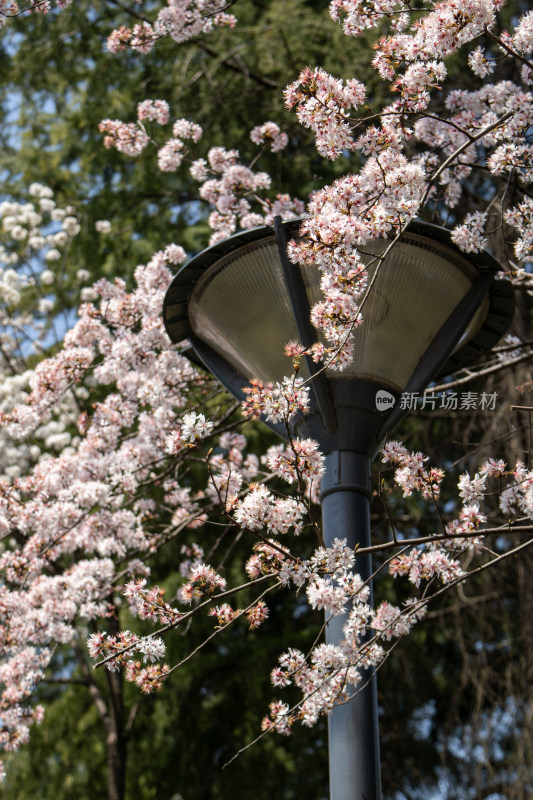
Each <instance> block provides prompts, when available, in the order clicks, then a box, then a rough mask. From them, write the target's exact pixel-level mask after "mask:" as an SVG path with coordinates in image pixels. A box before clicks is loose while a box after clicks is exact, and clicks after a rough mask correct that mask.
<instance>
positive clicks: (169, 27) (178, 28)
mask: <svg viewBox="0 0 533 800" xmlns="http://www.w3.org/2000/svg"><path fill="white" fill-rule="evenodd" d="M225 8H226V3H225V2H224V0H167V4H166V6H165V7H164V8H162V9H160V10H159V12H158V14H157V17H156V19H155V22H154V23H153V24H151V23H149V22H141V23H138V24H137V25H134V26H133V28H127V27H126V26H121V27H120V28H118V29H116V30H115V31H113V33H112V34H111V35H110V36H109V38H108V40H107V47H108V49H109V50H110V51H111V52H112V53H119V52H120V51H121V50H124V49H125V48H126V47H131V49H132V50H136V51H138V52H140V53H148V52H150V50H151V49H152V48H153V47H154V45H155V44H156V42H158V41H159V40H160V39H162V38H163V37H165V36H170V37H171V38H172V39H174V41H176V42H179V43H181V42H186V41H188V40H189V39H193V38H195V37H196V36H198V35H199V34H201V33H208V32H209V31H211V30H212V29H213V28H214V27H216V26H219V25H229V26H230V27H233V26H234V25H235V23H236V21H237V20H236V18H235V17H234V16H233V14H227V13H226V11H225Z"/></svg>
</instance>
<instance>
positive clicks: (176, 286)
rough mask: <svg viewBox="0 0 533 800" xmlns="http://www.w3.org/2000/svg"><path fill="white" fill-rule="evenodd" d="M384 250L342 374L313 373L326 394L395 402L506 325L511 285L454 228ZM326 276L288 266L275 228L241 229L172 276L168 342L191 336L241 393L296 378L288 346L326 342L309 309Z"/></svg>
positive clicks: (465, 358) (287, 229)
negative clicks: (338, 390) (340, 390)
mask: <svg viewBox="0 0 533 800" xmlns="http://www.w3.org/2000/svg"><path fill="white" fill-rule="evenodd" d="M300 222H301V221H300V220H294V221H291V222H289V223H284V224H283V231H284V235H285V237H287V236H294V237H298V231H299V225H300ZM389 245H390V242H389V241H388V240H377V241H374V242H373V243H370V244H369V245H368V246H365V248H364V253H363V254H362V258H363V261H364V262H366V264H367V269H368V272H369V276H373V275H374V272H375V270H376V269H377V270H378V272H377V275H376V276H375V280H373V281H372V286H371V288H370V290H369V292H368V297H367V298H365V301H364V304H363V320H364V321H363V324H362V325H360V326H359V327H357V328H356V330H355V331H354V359H353V362H352V363H351V364H350V365H349V366H348V367H347V368H346V369H345V370H343V371H342V372H335V371H333V370H327V371H326V375H325V376H324V373H321V374H320V377H319V378H313V382H314V383H315V384H318V383H320V382H321V383H322V390H323V392H322V393H323V395H324V396H325V395H326V394H329V395H331V394H332V393H335V386H336V385H340V384H341V383H342V384H343V385H346V383H347V382H348V383H349V382H352V384H353V382H354V381H356V382H358V383H359V384H360V385H361V384H365V385H366V384H370V385H371V386H374V387H378V388H380V389H386V390H388V391H390V392H392V393H393V394H394V396H395V397H397V396H398V395H399V394H400V393H401V392H403V391H405V390H406V389H407V388H409V390H410V391H419V390H420V389H423V388H424V387H425V385H426V384H427V383H428V381H429V380H431V379H432V378H434V377H436V376H437V375H442V374H445V373H446V372H451V371H454V370H456V369H458V368H460V367H462V366H466V365H467V364H468V363H470V362H472V361H473V360H475V359H476V358H478V357H479V355H480V354H481V353H483V352H484V351H486V350H487V349H489V348H490V347H492V345H493V344H495V342H496V341H497V340H498V338H499V337H500V336H501V334H502V333H503V332H504V331H505V329H506V327H507V325H508V323H509V320H510V318H511V315H512V311H513V308H514V299H513V292H512V287H511V286H510V283H509V282H508V281H506V280H501V279H498V278H497V275H498V271H499V265H498V263H497V262H496V261H495V259H494V258H492V256H490V255H489V254H488V253H486V252H483V253H477V254H475V255H466V254H463V253H461V252H460V251H459V250H458V249H457V248H456V247H455V246H454V245H453V243H452V242H451V240H450V235H449V232H448V231H446V230H445V229H443V228H440V227H438V226H434V225H428V224H426V223H419V222H416V223H412V224H411V225H410V226H409V227H408V229H407V230H406V231H405V232H404V233H403V234H402V236H401V237H400V239H399V241H398V242H396V243H395V244H394V246H393V247H392V248H389V251H388V253H387V255H386V256H385V258H384V259H383V257H382V256H383V254H384V252H385V250H386V249H387V248H388V247H389ZM378 265H379V266H378ZM500 274H501V273H500ZM295 276H296V278H297V281H296V283H297V286H296V288H294V286H292V285H291V283H292V281H293V278H294V277H295ZM320 277H321V274H320V272H319V270H318V268H316V267H314V266H299V265H293V264H290V263H289V262H288V260H287V258H286V252H285V245H284V241H280V237H279V235H276V233H275V231H274V230H273V229H272V228H269V227H267V226H264V227H261V228H255V229H253V230H250V231H246V232H244V233H239V234H237V235H235V236H232V237H230V238H228V239H227V240H225V241H224V242H221V243H219V244H217V245H214V246H213V247H210V248H208V249H207V250H205V251H203V252H202V253H200V254H199V255H198V256H196V257H195V258H193V259H192V260H191V261H190V262H189V263H188V264H187V265H186V266H185V267H184V268H182V270H180V272H179V273H178V274H177V275H176V277H175V278H174V280H173V282H172V284H171V286H170V288H169V290H168V292H167V296H166V298H165V304H164V321H165V326H166V329H167V332H168V334H169V336H170V338H171V339H172V340H173V341H181V340H184V339H189V340H190V341H191V343H192V345H193V347H194V348H195V349H196V350H197V352H198V354H199V355H200V358H201V359H202V360H203V361H204V362H206V363H207V362H209V363H208V366H209V368H210V369H211V370H212V371H213V372H214V373H215V374H216V375H217V377H219V378H220V379H221V380H222V382H223V383H225V384H226V386H227V387H228V388H229V389H230V391H233V393H234V394H236V395H237V396H241V394H240V391H241V390H242V387H243V385H245V384H246V383H247V382H248V381H249V380H250V379H251V378H259V379H262V380H264V381H279V380H281V379H282V378H283V377H284V376H285V375H287V374H290V373H291V371H292V364H291V361H290V360H289V359H288V358H287V357H286V356H285V355H284V347H285V345H286V344H287V342H289V341H292V340H299V341H301V342H302V343H303V344H304V345H305V346H306V347H308V346H309V345H310V344H312V343H314V342H315V341H317V340H319V339H320V333H319V332H318V331H315V330H314V329H313V328H312V327H311V325H310V321H309V313H310V308H311V307H312V306H313V305H314V304H315V303H316V302H317V301H319V300H320V299H321V293H320ZM369 283H370V281H369ZM298 312H299V314H298ZM302 318H304V321H303V322H302V321H301V320H302ZM299 319H300V322H299ZM303 328H305V330H303ZM305 339H307V341H305ZM312 373H313V365H312V364H311V363H310V362H308V363H306V364H303V365H302V369H301V374H302V375H303V376H304V377H310V376H311V375H312ZM413 387H414V388H413ZM332 402H333V404H334V405H336V404H337V401H336V400H335V398H333V401H332Z"/></svg>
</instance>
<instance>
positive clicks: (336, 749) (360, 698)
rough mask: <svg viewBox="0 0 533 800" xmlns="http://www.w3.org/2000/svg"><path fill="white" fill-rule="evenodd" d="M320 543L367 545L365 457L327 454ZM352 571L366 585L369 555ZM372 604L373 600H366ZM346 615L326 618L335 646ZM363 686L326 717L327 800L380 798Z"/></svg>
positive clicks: (371, 705)
mask: <svg viewBox="0 0 533 800" xmlns="http://www.w3.org/2000/svg"><path fill="white" fill-rule="evenodd" d="M321 503H322V525H323V536H324V544H325V546H326V547H331V545H332V544H333V540H334V539H346V544H347V545H348V547H351V548H353V549H357V548H359V547H361V548H363V547H368V546H369V545H370V458H369V457H368V456H364V455H362V454H360V453H355V452H353V451H349V450H334V451H333V452H332V453H329V455H328V456H326V472H325V474H324V476H323V478H322V485H321ZM356 571H357V572H358V573H359V574H360V575H361V578H362V579H363V580H364V581H370V579H371V575H372V560H371V557H370V554H366V555H362V556H359V557H357V558H356ZM370 602H371V603H372V599H371V600H370ZM344 622H345V616H344V615H339V616H334V617H331V618H330V619H329V621H328V623H327V625H326V642H328V643H330V644H339V642H341V641H342V639H343V638H344V636H343V632H342V626H343V624H344ZM363 684H364V686H363V688H362V689H361V690H360V691H359V692H358V694H357V695H356V696H355V697H353V698H352V699H351V700H350V702H349V703H345V704H343V705H338V706H336V707H335V708H334V709H333V711H332V712H331V713H330V715H329V717H328V747H329V775H330V800H379V798H380V797H381V775H380V755H379V730H378V702H377V682H376V678H375V676H372V675H365V674H364V673H363Z"/></svg>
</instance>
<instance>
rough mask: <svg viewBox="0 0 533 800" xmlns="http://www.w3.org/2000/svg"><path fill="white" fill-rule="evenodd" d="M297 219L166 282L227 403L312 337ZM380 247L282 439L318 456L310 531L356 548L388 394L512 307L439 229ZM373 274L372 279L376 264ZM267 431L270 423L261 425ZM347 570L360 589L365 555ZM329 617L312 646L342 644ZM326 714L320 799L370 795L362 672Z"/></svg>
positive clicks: (273, 374) (417, 388)
mask: <svg viewBox="0 0 533 800" xmlns="http://www.w3.org/2000/svg"><path fill="white" fill-rule="evenodd" d="M299 224H300V221H299V220H293V221H290V222H285V223H282V222H281V220H280V219H279V218H277V219H276V220H275V224H274V228H270V227H267V226H265V227H261V228H255V229H253V230H250V231H245V232H244V233H239V234H236V235H235V236H232V237H230V238H228V239H226V240H225V241H223V242H221V243H219V244H216V245H214V246H213V247H210V248H208V249H207V250H204V251H203V252H202V253H200V254H199V255H197V256H196V257H195V258H193V259H192V260H191V261H190V262H189V263H188V264H187V265H186V266H185V267H183V268H182V269H181V270H180V272H179V273H178V274H177V275H176V276H175V278H174V280H173V281H172V284H171V285H170V287H169V289H168V292H167V295H166V297H165V302H164V309H163V317H164V322H165V326H166V329H167V332H168V334H169V336H170V338H171V339H172V340H173V341H175V342H178V341H182V340H185V339H188V340H189V341H190V343H191V345H192V347H193V348H194V351H195V352H196V354H197V356H198V357H199V359H200V360H201V361H202V363H203V364H204V365H205V366H206V367H207V368H208V369H209V370H210V371H211V372H212V373H213V374H214V375H215V376H216V377H217V378H219V380H220V381H221V382H222V384H223V385H224V386H226V388H227V389H228V390H229V391H230V392H231V393H232V394H233V395H235V396H236V397H238V398H239V399H242V400H243V399H245V395H244V393H243V387H244V386H245V385H246V384H247V383H248V382H249V380H250V379H251V378H259V379H262V380H265V381H276V380H281V379H282V378H283V377H284V375H285V374H286V373H287V371H288V364H289V362H288V361H287V358H286V357H285V356H284V354H283V351H284V346H285V344H286V343H287V342H288V341H291V340H295V339H297V340H299V341H300V342H301V343H302V344H303V345H304V347H306V348H307V347H310V346H311V345H312V344H314V343H315V342H316V341H317V340H318V339H319V334H318V333H317V331H316V330H315V329H314V328H313V326H312V324H311V322H310V308H311V307H312V305H313V304H314V303H315V302H317V301H318V300H319V299H320V273H319V271H318V269H317V268H314V267H299V266H298V265H294V264H291V263H290V262H289V260H288V258H287V255H286V250H287V241H288V238H289V237H292V236H294V237H297V236H298V229H299ZM389 244H390V242H388V241H387V240H379V241H376V242H373V243H371V244H370V245H369V246H368V247H366V248H365V250H366V251H367V253H366V255H365V256H364V259H366V262H367V267H368V271H369V273H370V275H371V276H372V277H373V280H372V287H371V290H370V291H369V293H368V297H367V298H366V299H365V305H364V323H363V324H362V325H361V326H360V327H359V328H357V329H356V331H355V333H354V338H355V348H354V349H355V355H354V359H353V362H352V363H351V364H350V365H349V366H348V367H347V368H346V369H345V370H344V371H342V372H340V373H338V372H335V371H333V370H329V369H326V370H325V371H319V370H318V369H317V367H316V365H314V364H313V362H312V360H311V359H310V358H308V357H306V359H305V363H303V364H302V366H301V371H300V374H301V375H303V377H304V378H307V379H309V381H310V387H311V409H310V413H309V414H307V415H305V416H300V417H298V418H296V419H295V421H294V422H293V423H292V433H293V434H294V435H298V436H311V437H313V438H314V439H317V440H318V442H319V444H320V446H321V448H322V451H323V453H324V454H325V456H326V470H325V474H324V477H323V479H322V484H321V504H322V520H323V535H324V542H325V545H326V546H330V545H331V544H332V542H333V540H334V539H335V538H340V539H346V540H347V544H348V546H349V547H352V548H356V547H357V548H365V547H368V546H369V545H370V467H371V461H372V458H373V457H374V455H375V453H376V452H377V450H378V448H379V446H380V444H381V442H382V441H383V439H384V438H385V436H386V435H387V434H388V433H390V431H391V430H392V428H393V426H394V425H395V424H396V423H397V422H398V421H399V420H400V419H401V418H402V416H403V415H404V414H405V413H406V410H405V409H404V408H402V404H401V403H400V402H399V401H400V397H401V395H402V393H417V392H421V391H422V390H423V389H424V388H425V387H426V386H427V384H428V383H429V382H430V381H431V380H432V379H433V378H435V377H437V376H439V375H443V374H446V373H449V372H452V371H455V370H457V369H459V368H460V367H463V366H466V365H467V364H468V363H470V362H472V361H474V360H475V359H477V358H478V357H479V356H480V355H481V354H482V353H483V352H485V351H486V350H488V349H489V348H490V347H492V346H493V345H494V344H495V342H496V341H497V340H498V338H499V337H500V336H501V334H502V333H503V332H504V331H505V329H506V327H507V325H508V323H509V321H510V318H511V316H512V312H513V309H514V299H513V292H512V287H511V285H510V283H509V282H508V281H506V280H502V279H499V278H498V277H497V273H498V270H499V265H498V263H497V262H496V261H495V260H494V259H493V258H492V256H490V255H489V254H488V253H486V252H483V253H476V254H474V255H469V254H464V253H461V252H460V251H459V250H458V249H457V248H456V247H455V246H454V245H453V244H452V242H451V240H450V236H449V233H448V231H446V230H445V229H443V228H440V227H437V226H434V225H428V224H425V223H421V222H414V223H411V224H410V225H409V227H408V228H407V229H406V231H405V232H404V233H403V234H402V235H401V237H400V239H399V241H398V242H396V243H395V245H394V246H393V247H392V248H390V249H389V250H388V252H387V254H386V255H385V257H384V258H383V255H384V254H385V251H386V250H387V248H388V245H389ZM378 263H379V271H378V272H377V273H376V274H374V273H375V270H376V269H377V264H378ZM270 427H272V428H273V429H274V430H276V431H277V432H278V433H279V434H280V435H281V436H285V435H286V431H285V429H284V427H283V426H281V425H279V424H274V423H270ZM356 570H357V571H358V572H359V573H360V574H361V577H362V578H363V579H364V580H368V581H370V579H371V575H372V564H371V559H370V556H369V555H365V556H359V557H358V558H357V559H356ZM343 623H344V620H343V617H342V616H338V617H333V618H332V619H331V620H329V621H328V624H327V626H326V641H328V642H331V643H335V644H338V643H339V642H340V641H341V640H342V638H343V634H342V626H343ZM364 683H365V688H364V689H363V690H362V691H361V692H359V693H358V694H357V695H356V697H355V698H354V699H353V700H352V701H350V703H347V704H345V705H339V706H337V707H336V708H335V709H334V710H333V711H332V712H331V714H330V715H329V719H328V740H329V768H330V798H331V800H379V798H380V797H381V785H380V769H379V737H378V715H377V689H376V681H375V678H374V677H372V676H371V675H367V676H365V679H364Z"/></svg>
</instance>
